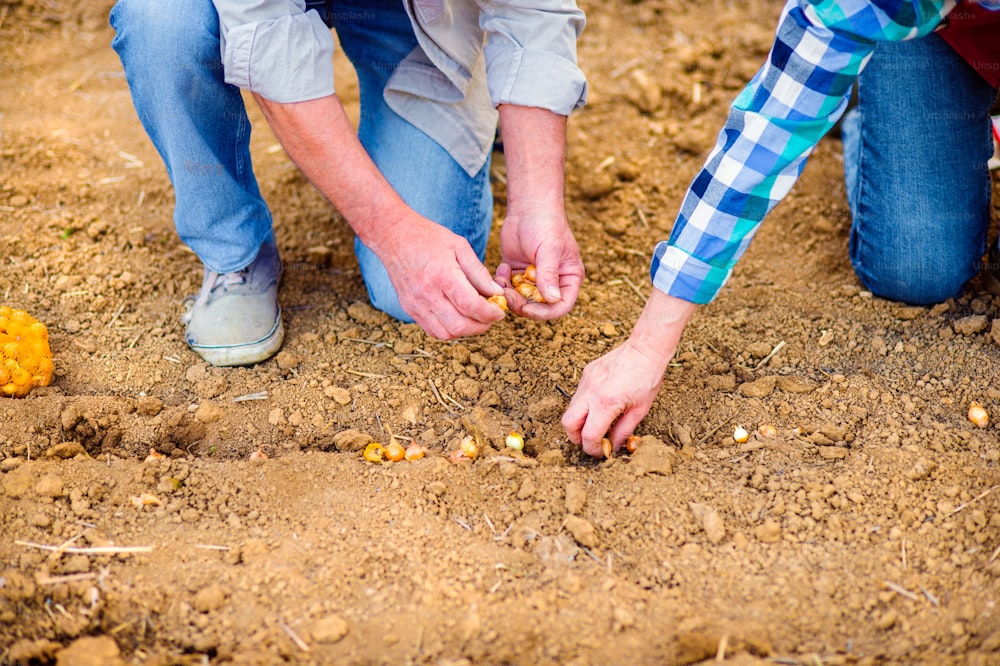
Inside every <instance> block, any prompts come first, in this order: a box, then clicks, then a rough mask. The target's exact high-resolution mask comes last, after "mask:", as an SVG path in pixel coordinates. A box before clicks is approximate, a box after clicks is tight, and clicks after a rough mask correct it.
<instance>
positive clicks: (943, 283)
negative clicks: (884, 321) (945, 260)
mask: <svg viewBox="0 0 1000 666" xmlns="http://www.w3.org/2000/svg"><path fill="white" fill-rule="evenodd" d="M974 275H975V270H972V269H971V268H970V269H966V270H962V267H961V266H955V265H950V266H946V265H942V264H938V265H934V266H927V265H923V266H915V265H913V263H906V262H898V263H894V264H892V265H876V266H866V267H865V270H863V271H862V270H859V271H858V276H859V277H860V278H861V281H862V283H864V285H865V287H867V288H868V290H869V291H871V292H872V293H873V294H875V295H876V296H879V297H880V298H886V299H888V300H891V301H900V302H902V303H909V304H911V305H934V304H936V303H941V302H943V301H946V300H948V299H949V298H952V297H954V296H957V295H958V294H959V292H961V291H962V287H964V286H965V283H966V282H968V281H969V280H970V279H971V278H972V277H973V276H974Z"/></svg>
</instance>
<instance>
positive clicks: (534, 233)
mask: <svg viewBox="0 0 1000 666" xmlns="http://www.w3.org/2000/svg"><path fill="white" fill-rule="evenodd" d="M499 112H500V127H501V129H502V130H503V137H504V158H505V160H506V164H507V192H508V194H507V218H506V219H505V220H504V224H503V228H502V229H501V230H500V250H501V254H502V263H501V264H500V266H499V267H498V268H497V281H498V282H499V283H500V284H502V285H503V286H504V287H506V288H507V289H506V292H505V293H506V297H507V301H508V303H509V304H510V308H511V310H513V311H514V312H516V313H517V314H519V315H522V316H525V317H528V318H531V319H539V320H540V319H554V318H556V317H561V316H562V315H564V314H566V313H567V312H569V310H570V308H571V307H573V304H574V303H575V302H576V298H577V295H578V294H579V292H580V284H581V283H582V282H583V275H584V269H583V261H582V260H581V259H580V250H579V248H578V247H577V244H576V240H575V239H574V238H573V232H572V231H571V230H570V228H569V222H568V220H567V219H566V207H565V202H564V187H563V183H564V164H565V155H566V117H565V116H560V115H558V114H555V113H552V112H551V111H547V110H545V109H539V108H535V107H526V106H514V105H509V104H502V105H500V107H499ZM528 264H534V265H535V268H536V272H537V278H536V282H537V285H538V289H539V291H540V292H541V293H542V296H543V297H544V298H545V303H530V302H528V301H526V300H525V298H524V297H523V296H521V295H520V294H519V293H517V292H516V291H514V289H513V288H511V283H510V277H511V274H512V272H513V271H520V270H523V269H524V267H525V266H527V265H528Z"/></svg>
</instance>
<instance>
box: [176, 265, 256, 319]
mask: <svg viewBox="0 0 1000 666" xmlns="http://www.w3.org/2000/svg"><path fill="white" fill-rule="evenodd" d="M249 274H250V266H248V267H246V268H244V269H243V270H241V271H236V272H234V273H216V272H215V271H208V274H207V275H206V276H205V282H204V284H205V286H204V287H202V289H201V290H200V291H199V292H198V297H197V298H195V299H194V301H193V302H192V303H191V306H190V308H189V309H188V311H187V312H186V313H185V314H184V317H183V318H182V319H185V320H187V319H190V317H191V313H192V312H193V311H194V310H196V309H198V308H199V307H201V306H203V305H205V304H206V303H207V302H208V298H209V296H211V295H212V293H213V292H215V290H216V289H218V288H219V287H223V288H228V287H231V286H234V285H238V284H246V282H247V276H248V275H249Z"/></svg>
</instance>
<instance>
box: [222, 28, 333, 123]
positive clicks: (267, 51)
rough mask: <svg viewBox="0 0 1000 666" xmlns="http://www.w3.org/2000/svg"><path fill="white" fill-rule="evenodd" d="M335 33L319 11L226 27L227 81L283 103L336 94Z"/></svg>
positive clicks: (225, 57)
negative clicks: (334, 72) (334, 66)
mask: <svg viewBox="0 0 1000 666" xmlns="http://www.w3.org/2000/svg"><path fill="white" fill-rule="evenodd" d="M333 51H334V46H333V35H332V34H331V33H330V29H329V28H327V27H326V25H324V23H323V20H322V19H321V18H320V17H319V14H317V13H316V12H308V13H306V14H295V15H292V16H282V17H280V18H276V19H271V20H267V21H257V22H254V23H244V24H241V25H237V26H234V27H232V28H230V29H229V30H228V31H226V35H225V52H224V53H223V55H222V62H223V66H224V69H225V78H226V83H229V84H232V85H234V86H239V87H240V88H246V89H248V90H250V91H252V92H254V93H257V94H258V95H260V96H261V97H264V98H265V99H269V100H271V101H274V102H279V103H283V104H289V103H292V102H305V101H308V100H311V99H318V98H320V97H326V96H328V95H332V94H333V92H334V86H333Z"/></svg>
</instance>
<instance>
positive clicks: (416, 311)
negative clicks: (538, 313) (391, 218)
mask: <svg viewBox="0 0 1000 666" xmlns="http://www.w3.org/2000/svg"><path fill="white" fill-rule="evenodd" d="M396 226H398V227H399V229H401V230H403V231H394V228H393V227H396ZM393 227H387V228H386V229H385V232H384V233H379V234H377V238H378V240H377V241H373V245H371V246H370V247H371V249H372V251H373V252H374V253H375V254H376V256H378V258H379V259H381V260H382V263H383V264H384V265H385V267H386V270H387V271H388V273H389V279H390V280H391V281H392V285H393V286H394V287H395V288H396V293H397V295H398V296H399V303H400V305H402V306H403V309H404V310H406V312H407V313H409V315H410V316H411V317H413V319H414V321H416V322H417V324H419V325H420V327H421V328H422V329H424V331H426V332H427V334H428V335H431V336H433V337H435V338H439V339H441V340H449V339H451V338H457V337H462V336H466V335H478V334H480V333H484V332H486V331H487V330H488V329H489V327H490V326H491V325H492V324H493V323H494V322H496V321H499V320H500V319H503V318H504V313H503V310H501V309H500V308H499V307H498V306H496V305H493V304H492V303H489V302H488V301H487V300H486V297H487V296H492V295H494V294H501V293H503V291H502V290H501V288H500V286H499V285H498V284H497V283H496V282H494V281H493V278H492V277H491V276H490V272H489V271H488V270H487V269H486V267H485V266H483V264H482V263H481V262H480V261H479V258H478V257H477V256H476V253H475V252H473V250H472V248H471V247H470V246H469V243H468V241H466V240H465V239H464V238H462V237H461V236H459V235H458V234H455V233H453V232H452V231H450V230H448V229H445V228H444V227H442V226H440V225H438V224H434V223H433V222H431V221H430V220H428V219H426V218H424V217H421V216H420V215H417V214H416V213H413V214H412V215H409V216H407V217H405V218H404V219H402V220H399V221H397V223H396V224H395V225H393Z"/></svg>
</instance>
